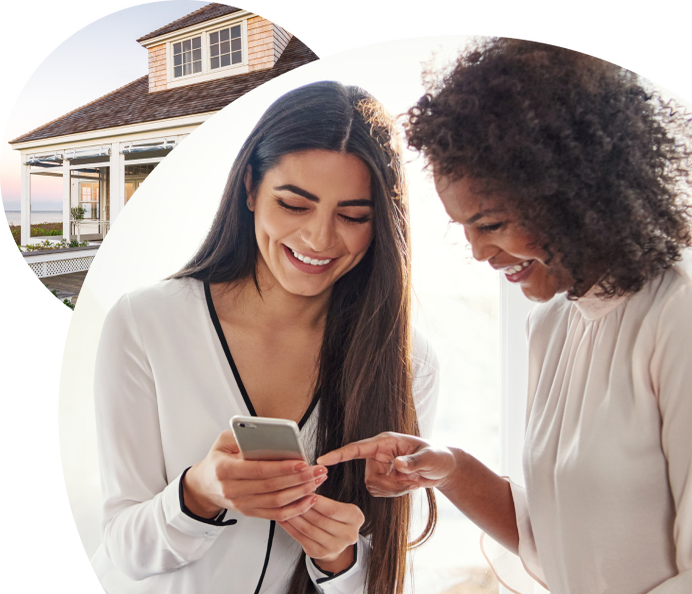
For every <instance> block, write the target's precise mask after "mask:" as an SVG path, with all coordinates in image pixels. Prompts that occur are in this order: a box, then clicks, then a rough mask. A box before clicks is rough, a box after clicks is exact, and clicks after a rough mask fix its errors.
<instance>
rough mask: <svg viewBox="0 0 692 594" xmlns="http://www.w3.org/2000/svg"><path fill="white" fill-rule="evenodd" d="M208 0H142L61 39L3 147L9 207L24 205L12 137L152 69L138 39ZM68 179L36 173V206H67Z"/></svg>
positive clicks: (0, 162)
mask: <svg viewBox="0 0 692 594" xmlns="http://www.w3.org/2000/svg"><path fill="white" fill-rule="evenodd" d="M205 4H208V3H207V2H197V1H194V0H173V1H170V2H153V3H150V4H142V5H140V6H135V7H133V8H128V9H125V10H121V11H119V12H115V13H113V14H111V15H109V16H107V17H104V18H102V19H100V20H98V21H95V22H94V23H92V24H91V25H89V26H87V27H85V28H84V29H82V30H81V31H79V32H77V33H75V34H74V35H72V36H71V37H69V38H68V39H66V40H65V41H64V42H63V43H62V44H61V45H59V46H58V47H57V48H56V49H55V51H53V52H52V53H51V54H50V55H49V56H48V57H47V58H46V59H45V60H44V62H43V63H42V64H41V66H39V68H37V69H36V71H35V72H34V74H33V76H32V77H31V78H30V79H29V82H28V84H27V85H26V87H24V89H23V90H22V93H21V95H20V98H19V101H18V102H17V103H16V105H15V107H14V110H13V111H12V115H11V117H10V121H9V124H8V126H7V128H6V129H5V131H4V134H3V136H2V138H3V141H2V148H1V150H0V194H1V195H2V202H3V206H4V208H5V210H19V208H20V202H19V200H20V167H21V165H20V163H21V160H20V155H19V152H18V151H15V150H13V149H12V148H11V147H10V145H9V144H8V141H10V140H13V139H14V138H17V137H18V136H21V135H23V134H26V133H27V132H29V131H31V130H33V129H35V128H38V127H39V126H42V125H43V124H46V123H48V122H50V121H52V120H54V119H56V118H59V117H60V116H62V115H65V114H66V113H68V112H70V111H72V110H74V109H76V108H77V107H80V106H82V105H84V104H86V103H89V102H90V101H93V100H94V99H97V98H99V97H101V96H103V95H105V94H107V93H110V92H111V91H113V90H115V89H117V88H119V87H121V86H123V85H126V84H127V83H130V82H132V81H133V80H136V79H137V78H139V77H140V76H143V75H145V74H146V73H147V50H146V49H144V48H143V47H142V46H141V45H139V43H137V41H136V40H137V39H138V38H140V37H142V36H143V35H146V34H147V33H150V32H152V31H155V30H156V29H158V28H160V27H163V26H164V25H167V24H168V23H170V22H172V21H175V20H176V19H179V18H180V17H182V16H185V15H186V14H189V13H191V12H193V11H195V10H197V9H198V8H201V7H202V6H204V5H205ZM61 184H62V181H61V180H60V179H59V178H46V177H37V176H34V177H33V179H32V185H33V191H32V210H61V209H62V194H61V192H62V190H61Z"/></svg>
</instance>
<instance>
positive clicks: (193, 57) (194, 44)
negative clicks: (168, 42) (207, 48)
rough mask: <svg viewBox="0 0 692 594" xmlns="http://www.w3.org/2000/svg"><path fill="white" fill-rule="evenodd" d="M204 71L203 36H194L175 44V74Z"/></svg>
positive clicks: (176, 75)
mask: <svg viewBox="0 0 692 594" xmlns="http://www.w3.org/2000/svg"><path fill="white" fill-rule="evenodd" d="M200 72H202V38H201V37H193V38H192V39H186V40H185V41H179V42H178V43H174V44H173V76H174V77H175V78H178V77H180V76H187V75H189V74H198V73H200Z"/></svg>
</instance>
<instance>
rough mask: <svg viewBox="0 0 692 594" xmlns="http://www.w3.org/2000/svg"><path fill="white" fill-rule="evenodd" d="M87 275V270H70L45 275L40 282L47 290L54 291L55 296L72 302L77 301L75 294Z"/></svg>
mask: <svg viewBox="0 0 692 594" xmlns="http://www.w3.org/2000/svg"><path fill="white" fill-rule="evenodd" d="M86 275H87V271H86V270H84V271H83V272H72V273H70V274H59V275H57V276H46V277H44V278H42V279H41V282H42V283H43V284H44V285H45V286H46V287H47V288H48V290H49V291H55V292H56V297H57V298H58V299H60V301H62V300H63V299H70V300H71V301H72V303H77V296H78V295H79V291H80V290H81V288H82V283H83V282H84V278H85V277H86Z"/></svg>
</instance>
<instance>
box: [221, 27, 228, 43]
mask: <svg viewBox="0 0 692 594" xmlns="http://www.w3.org/2000/svg"><path fill="white" fill-rule="evenodd" d="M219 34H220V35H221V41H228V29H224V30H223V31H219Z"/></svg>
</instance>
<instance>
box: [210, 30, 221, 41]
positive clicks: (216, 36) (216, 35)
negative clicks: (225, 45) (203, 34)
mask: <svg viewBox="0 0 692 594" xmlns="http://www.w3.org/2000/svg"><path fill="white" fill-rule="evenodd" d="M209 43H219V33H218V31H216V32H214V33H212V34H211V35H209Z"/></svg>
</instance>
